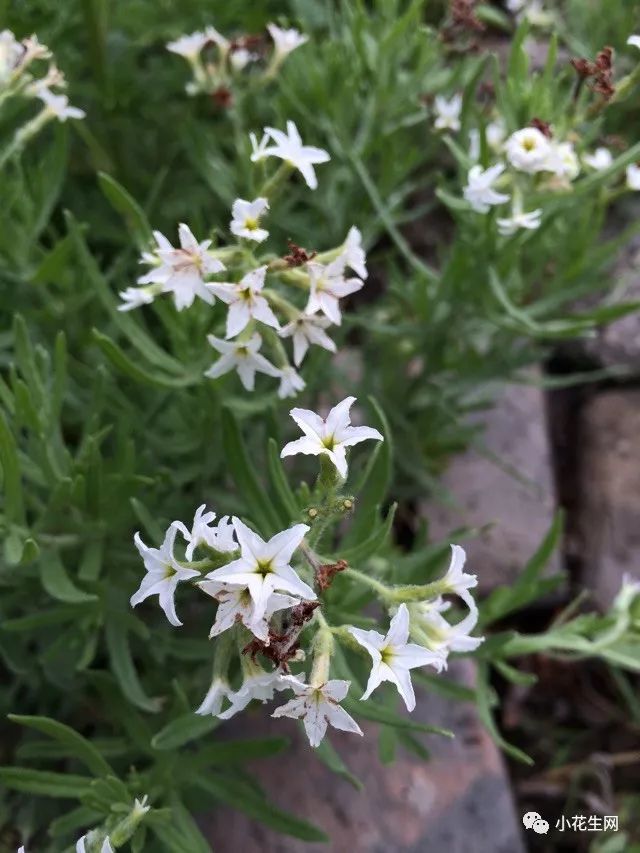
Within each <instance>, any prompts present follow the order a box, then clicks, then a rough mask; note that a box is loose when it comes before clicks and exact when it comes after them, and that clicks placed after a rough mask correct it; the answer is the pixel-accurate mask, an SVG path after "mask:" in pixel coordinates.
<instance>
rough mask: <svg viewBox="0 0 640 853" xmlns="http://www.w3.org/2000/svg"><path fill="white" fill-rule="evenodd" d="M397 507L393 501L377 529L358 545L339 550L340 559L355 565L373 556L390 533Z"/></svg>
mask: <svg viewBox="0 0 640 853" xmlns="http://www.w3.org/2000/svg"><path fill="white" fill-rule="evenodd" d="M397 508H398V504H395V503H394V504H393V505H392V506H391V507H390V508H389V511H388V513H387V517H386V518H385V520H384V523H383V524H380V525H378V528H377V530H375V531H374V532H373V533H372V534H371V536H369V538H368V539H365V541H364V542H361V543H360V544H359V545H355V546H354V547H353V548H347V549H346V550H344V551H340V552H339V556H340V559H342V560H346V561H347V563H349V565H356V564H358V563H362V562H364V561H365V560H367V559H368V558H369V557H371V556H373V554H375V553H377V552H378V551H379V550H380V548H382V546H383V545H384V544H385V543H386V541H387V539H388V538H389V536H390V535H391V530H392V528H393V519H394V517H395V514H396V509H397Z"/></svg>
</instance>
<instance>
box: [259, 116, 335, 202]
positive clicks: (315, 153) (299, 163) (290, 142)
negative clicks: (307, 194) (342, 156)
mask: <svg viewBox="0 0 640 853" xmlns="http://www.w3.org/2000/svg"><path fill="white" fill-rule="evenodd" d="M264 132H265V134H266V136H268V137H269V138H270V139H271V140H272V141H273V142H274V143H275V145H267V144H266V143H265V141H264V137H263V139H262V141H261V142H260V143H259V144H258V143H256V142H255V136H254V137H253V138H252V140H251V143H252V145H253V148H254V150H253V154H252V155H251V160H252V162H254V163H255V162H256V161H258V160H262V159H263V158H265V157H279V158H280V159H281V160H284V161H285V162H286V163H289V165H290V166H292V167H293V168H294V169H298V171H299V172H300V173H301V174H302V177H303V178H304V179H305V181H306V182H307V186H308V187H309V189H312V190H315V188H316V187H317V186H318V180H317V178H316V173H315V170H314V168H313V167H314V165H315V164H317V163H326V162H327V161H328V160H330V159H331V158H330V157H329V154H328V153H327V152H326V151H325V150H324V149H323V148H314V147H313V146H311V145H303V144H302V139H301V138H300V134H299V133H298V128H297V127H296V125H295V123H294V122H292V121H288V122H287V132H286V133H283V131H281V130H277V129H276V128H274V127H265V129H264Z"/></svg>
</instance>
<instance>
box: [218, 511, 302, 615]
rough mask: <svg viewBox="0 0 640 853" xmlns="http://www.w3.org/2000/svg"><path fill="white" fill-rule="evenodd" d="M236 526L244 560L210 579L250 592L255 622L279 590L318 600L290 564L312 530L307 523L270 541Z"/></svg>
mask: <svg viewBox="0 0 640 853" xmlns="http://www.w3.org/2000/svg"><path fill="white" fill-rule="evenodd" d="M233 526H234V528H235V531H236V537H237V539H238V542H239V543H240V558H239V559H238V560H233V561H232V562H231V563H228V564H227V565H226V566H222V568H220V569H215V571H213V572H209V574H208V575H207V580H213V581H219V582H220V583H231V584H237V585H239V586H242V587H243V588H245V589H248V590H249V593H250V595H251V598H252V599H253V606H254V614H253V619H254V621H258V620H260V619H262V617H263V616H264V614H265V613H266V610H267V606H268V604H269V599H270V597H271V595H272V594H273V593H274V592H275V591H279V592H285V593H289V594H291V595H294V596H297V597H298V598H302V599H306V600H315V598H316V594H315V592H314V591H313V590H312V589H311V587H310V586H309V585H308V584H306V583H305V582H304V581H303V580H301V579H300V578H299V577H298V575H297V574H296V572H295V571H294V569H293V568H292V567H291V566H290V565H289V564H290V561H291V558H292V556H293V554H294V552H295V551H296V549H297V548H298V547H299V545H300V543H301V542H302V540H303V539H304V536H305V533H307V532H308V530H309V527H308V526H307V525H306V524H294V526H293V527H290V528H289V529H288V530H283V531H282V532H281V533H277V534H276V535H275V536H272V537H271V539H269V541H268V542H265V540H264V539H262V538H261V537H260V536H258V534H257V533H254V532H253V530H250V529H249V528H248V527H247V525H246V524H243V522H242V521H240V519H239V518H234V519H233Z"/></svg>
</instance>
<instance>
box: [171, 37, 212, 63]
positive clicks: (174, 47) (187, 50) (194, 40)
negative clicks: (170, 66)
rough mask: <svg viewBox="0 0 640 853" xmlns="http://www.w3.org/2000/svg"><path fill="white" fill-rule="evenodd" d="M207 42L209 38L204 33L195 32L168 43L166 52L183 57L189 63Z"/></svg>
mask: <svg viewBox="0 0 640 853" xmlns="http://www.w3.org/2000/svg"><path fill="white" fill-rule="evenodd" d="M209 41H210V38H209V36H208V35H207V33H206V32H195V33H191V34H190V35H185V36H180V38H177V39H175V40H174V41H170V42H168V44H167V50H170V51H171V53H177V54H178V56H183V57H184V58H185V59H186V60H188V61H189V62H194V61H195V59H196V58H197V57H198V55H199V54H200V53H201V51H202V49H203V48H204V47H206V45H208V44H209ZM183 67H184V66H183Z"/></svg>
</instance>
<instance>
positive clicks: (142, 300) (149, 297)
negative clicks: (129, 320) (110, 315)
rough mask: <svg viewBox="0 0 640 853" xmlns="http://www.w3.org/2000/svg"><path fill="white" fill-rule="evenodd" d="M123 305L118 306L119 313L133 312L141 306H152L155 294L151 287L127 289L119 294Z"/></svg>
mask: <svg viewBox="0 0 640 853" xmlns="http://www.w3.org/2000/svg"><path fill="white" fill-rule="evenodd" d="M118 296H119V297H120V299H122V304H121V305H118V311H133V310H134V308H140V306H141V305H150V304H151V303H152V302H153V300H154V298H155V294H154V291H153V288H151V287H127V288H126V290H121V291H120V293H119V294H118Z"/></svg>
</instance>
